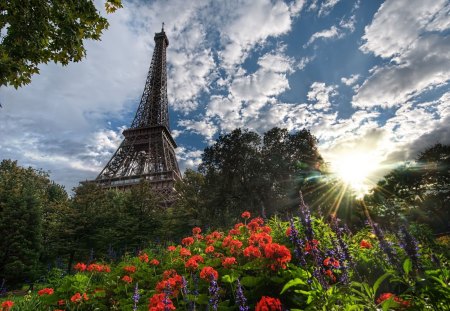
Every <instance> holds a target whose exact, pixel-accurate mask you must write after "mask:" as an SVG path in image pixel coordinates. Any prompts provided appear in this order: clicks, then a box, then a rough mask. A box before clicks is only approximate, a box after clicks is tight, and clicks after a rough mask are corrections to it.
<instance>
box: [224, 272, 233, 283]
mask: <svg viewBox="0 0 450 311" xmlns="http://www.w3.org/2000/svg"><path fill="white" fill-rule="evenodd" d="M235 281H236V277H235V276H233V275H230V274H226V275H224V276H222V282H224V283H234V282H235Z"/></svg>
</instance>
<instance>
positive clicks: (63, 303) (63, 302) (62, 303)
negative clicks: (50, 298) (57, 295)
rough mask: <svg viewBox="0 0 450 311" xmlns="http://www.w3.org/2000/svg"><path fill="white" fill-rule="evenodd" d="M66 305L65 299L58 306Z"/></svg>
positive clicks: (59, 301)
mask: <svg viewBox="0 0 450 311" xmlns="http://www.w3.org/2000/svg"><path fill="white" fill-rule="evenodd" d="M65 304H66V302H65V301H64V299H60V300H58V306H64V305H65Z"/></svg>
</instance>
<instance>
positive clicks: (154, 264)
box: [150, 259, 159, 266]
mask: <svg viewBox="0 0 450 311" xmlns="http://www.w3.org/2000/svg"><path fill="white" fill-rule="evenodd" d="M150 264H151V265H152V266H158V265H159V261H158V260H157V259H152V260H150Z"/></svg>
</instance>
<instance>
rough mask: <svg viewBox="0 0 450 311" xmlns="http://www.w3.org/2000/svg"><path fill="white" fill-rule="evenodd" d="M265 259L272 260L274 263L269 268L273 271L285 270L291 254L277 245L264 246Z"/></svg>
mask: <svg viewBox="0 0 450 311" xmlns="http://www.w3.org/2000/svg"><path fill="white" fill-rule="evenodd" d="M264 254H265V256H266V258H270V259H274V260H275V262H276V263H274V264H271V265H270V268H271V269H272V270H275V269H276V268H277V267H281V268H283V269H286V264H287V263H288V262H289V261H291V252H290V251H289V249H288V248H287V247H286V246H284V245H280V244H277V243H271V244H267V245H265V246H264Z"/></svg>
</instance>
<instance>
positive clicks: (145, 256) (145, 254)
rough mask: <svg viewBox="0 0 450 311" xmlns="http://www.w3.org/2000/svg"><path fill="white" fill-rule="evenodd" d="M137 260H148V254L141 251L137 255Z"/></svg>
mask: <svg viewBox="0 0 450 311" xmlns="http://www.w3.org/2000/svg"><path fill="white" fill-rule="evenodd" d="M139 260H140V261H141V262H148V255H147V253H141V254H140V255H139Z"/></svg>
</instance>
